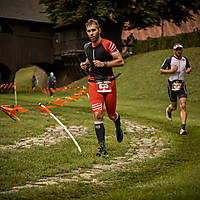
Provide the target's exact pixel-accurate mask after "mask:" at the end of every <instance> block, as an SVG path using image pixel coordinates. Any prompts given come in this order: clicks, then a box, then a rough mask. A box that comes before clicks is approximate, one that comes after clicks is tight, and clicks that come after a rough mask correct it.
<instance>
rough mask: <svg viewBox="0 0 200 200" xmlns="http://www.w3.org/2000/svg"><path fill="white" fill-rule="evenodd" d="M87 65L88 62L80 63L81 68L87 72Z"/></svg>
mask: <svg viewBox="0 0 200 200" xmlns="http://www.w3.org/2000/svg"><path fill="white" fill-rule="evenodd" d="M87 66H88V65H87V64H86V62H81V63H80V67H81V69H83V70H86V69H87Z"/></svg>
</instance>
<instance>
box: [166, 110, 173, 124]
mask: <svg viewBox="0 0 200 200" xmlns="http://www.w3.org/2000/svg"><path fill="white" fill-rule="evenodd" d="M166 118H167V119H168V120H170V121H171V120H172V113H171V112H168V107H167V108H166Z"/></svg>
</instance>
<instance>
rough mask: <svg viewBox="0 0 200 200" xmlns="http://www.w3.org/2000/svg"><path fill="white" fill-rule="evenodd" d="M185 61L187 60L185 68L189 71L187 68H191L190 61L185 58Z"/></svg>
mask: <svg viewBox="0 0 200 200" xmlns="http://www.w3.org/2000/svg"><path fill="white" fill-rule="evenodd" d="M185 59H186V66H185V67H186V69H187V68H190V64H189V60H188V59H187V58H185Z"/></svg>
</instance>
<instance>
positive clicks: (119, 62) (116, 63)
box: [93, 52, 124, 67]
mask: <svg viewBox="0 0 200 200" xmlns="http://www.w3.org/2000/svg"><path fill="white" fill-rule="evenodd" d="M112 57H113V60H111V61H107V62H102V61H100V60H95V61H93V62H94V65H95V67H120V66H123V65H124V59H123V58H122V56H121V54H120V53H119V52H117V53H115V54H112Z"/></svg>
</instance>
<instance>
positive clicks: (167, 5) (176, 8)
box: [40, 0, 200, 29]
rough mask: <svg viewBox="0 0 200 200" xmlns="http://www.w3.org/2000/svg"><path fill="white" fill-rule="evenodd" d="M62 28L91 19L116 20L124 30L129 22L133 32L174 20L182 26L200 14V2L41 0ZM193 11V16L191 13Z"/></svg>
mask: <svg viewBox="0 0 200 200" xmlns="http://www.w3.org/2000/svg"><path fill="white" fill-rule="evenodd" d="M40 3H41V4H44V5H46V6H47V9H46V12H47V13H48V14H49V17H50V19H51V21H52V22H53V23H56V24H57V25H58V26H62V25H65V26H67V25H71V24H84V23H85V22H86V21H87V19H89V18H96V19H98V20H100V21H107V20H108V19H112V20H113V21H115V22H116V23H117V24H119V26H120V27H124V24H125V23H126V22H128V23H129V24H128V27H129V29H132V28H145V27H151V26H154V25H160V23H161V21H162V20H167V21H170V20H172V21H173V22H174V23H175V24H177V25H181V23H182V22H183V21H184V22H186V21H187V20H188V19H192V17H193V13H195V14H197V13H199V11H200V1H199V0H115V1H113V0H99V1H98V0H96V1H95V0H76V1H75V0H53V1H52V0H40ZM191 11H193V13H192V12H191Z"/></svg>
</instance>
